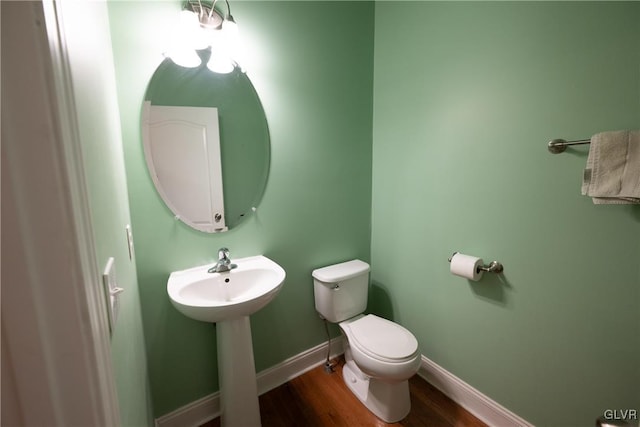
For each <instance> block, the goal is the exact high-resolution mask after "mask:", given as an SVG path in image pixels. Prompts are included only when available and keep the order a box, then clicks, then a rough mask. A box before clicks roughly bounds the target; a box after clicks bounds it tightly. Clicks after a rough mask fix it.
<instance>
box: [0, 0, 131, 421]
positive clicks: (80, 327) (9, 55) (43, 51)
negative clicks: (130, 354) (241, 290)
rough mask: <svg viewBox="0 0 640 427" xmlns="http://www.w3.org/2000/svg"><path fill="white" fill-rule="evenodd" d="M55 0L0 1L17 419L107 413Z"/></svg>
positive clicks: (104, 330) (103, 322) (111, 401)
mask: <svg viewBox="0 0 640 427" xmlns="http://www.w3.org/2000/svg"><path fill="white" fill-rule="evenodd" d="M60 6H61V5H60V3H59V2H57V1H56V2H55V3H54V2H53V1H51V0H45V1H43V2H42V3H41V2H4V3H3V4H2V13H3V14H5V13H7V14H8V15H7V16H10V18H9V19H7V22H9V24H8V25H7V33H6V34H7V35H8V36H7V38H11V40H14V41H15V42H16V43H15V44H10V48H9V49H7V51H6V52H5V51H4V50H3V52H2V57H3V59H6V64H7V66H6V67H5V69H3V73H4V74H3V81H4V79H5V78H7V79H9V81H10V84H8V85H6V86H7V87H6V88H5V86H4V85H3V88H2V90H3V93H2V103H3V107H4V105H5V101H6V105H8V106H9V108H7V109H6V110H5V109H3V111H2V115H3V119H5V114H6V118H7V120H6V121H5V120H3V122H4V123H3V125H5V126H3V128H2V139H3V145H2V175H3V195H2V199H3V200H2V211H3V212H2V213H3V224H2V225H3V235H2V246H3V248H10V249H11V253H12V254H13V258H10V259H12V260H13V261H14V262H11V263H7V264H5V263H3V266H2V270H3V271H2V280H3V282H5V280H6V282H5V283H13V284H14V286H6V287H3V290H2V291H3V295H2V296H3V298H2V335H3V337H2V343H3V349H2V352H3V376H4V375H5V374H10V375H12V380H14V381H13V382H12V383H13V385H14V387H13V389H12V393H15V395H13V396H10V397H11V398H12V399H13V401H14V402H17V403H19V412H20V413H18V411H16V412H15V413H14V415H15V416H16V417H22V418H23V419H22V422H23V423H24V424H25V425H44V424H52V425H54V424H55V425H118V424H119V423H120V417H119V412H118V404H117V398H116V392H115V384H114V379H113V374H112V367H111V353H110V345H109V338H108V324H107V318H106V315H105V314H106V311H105V306H104V300H103V298H104V297H103V295H102V289H101V286H100V282H99V280H98V279H99V277H100V275H99V273H98V269H97V266H96V264H95V257H94V248H95V245H94V242H93V233H92V228H91V221H90V215H89V207H88V204H87V197H86V189H85V186H84V184H85V181H84V173H83V169H82V160H81V156H80V155H79V148H80V140H79V137H78V128H77V123H76V120H75V119H76V116H75V113H76V111H75V106H74V103H73V89H72V87H73V86H72V83H71V73H70V69H69V64H68V61H67V52H66V43H65V40H64V24H63V22H62V16H61V13H60ZM105 7H106V6H105ZM3 23H4V19H3ZM4 35H5V28H3V36H4ZM25 51H26V52H32V53H33V54H31V55H26V56H25V55H24V52H25ZM5 54H6V56H5ZM25 119H28V120H25ZM5 180H6V181H5ZM5 182H7V183H8V184H5ZM5 185H8V186H9V187H5ZM5 189H6V190H8V191H5ZM5 209H6V210H5ZM5 213H9V215H8V218H9V220H10V222H9V223H8V224H5ZM5 225H6V226H7V229H9V231H10V232H5V230H7V229H5V228H4V226H5ZM4 344H6V348H5V346H4ZM5 356H6V357H7V358H8V359H9V360H6V361H5V360H4V357H5ZM5 369H6V370H9V371H10V372H5ZM4 400H5V395H4V393H3V403H4Z"/></svg>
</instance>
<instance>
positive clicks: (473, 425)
mask: <svg viewBox="0 0 640 427" xmlns="http://www.w3.org/2000/svg"><path fill="white" fill-rule="evenodd" d="M334 363H335V372H333V373H331V374H327V373H326V372H325V371H324V367H323V366H318V367H317V368H314V369H312V370H311V371H309V372H307V373H305V374H303V375H301V376H299V377H297V378H294V379H292V380H291V381H289V382H288V383H286V384H283V385H281V386H280V387H277V388H275V389H273V390H271V391H269V392H267V393H265V394H263V395H262V396H260V416H261V418H262V426H263V427H288V426H292V427H293V426H295V427H297V426H305V427H354V426H363V427H364V426H367V427H398V426H405V427H424V426H428V427H486V424H484V423H483V422H481V421H480V420H478V419H477V418H475V417H474V416H473V415H471V413H469V412H468V411H467V410H465V409H464V408H462V407H460V406H459V405H457V404H456V403H455V402H454V401H452V400H451V399H449V398H448V397H447V396H445V395H444V394H443V393H442V392H440V391H439V390H438V389H436V388H435V387H433V386H432V385H431V384H429V383H428V382H426V381H425V380H423V379H422V378H420V377H419V376H417V375H414V376H413V378H411V379H410V380H409V391H410V395H411V412H410V413H409V415H407V417H406V418H405V419H403V420H402V421H400V422H397V423H393V424H387V423H385V422H383V421H381V420H380V419H378V418H377V417H376V416H375V415H373V414H372V413H370V412H369V411H368V410H367V408H365V407H364V405H362V403H360V401H359V400H358V398H357V397H355V396H354V395H353V394H352V393H351V392H350V391H349V389H348V388H347V386H346V385H345V384H344V381H343V380H342V365H343V364H344V359H342V358H339V359H336V360H335V361H334ZM219 426H220V418H216V419H214V420H212V421H209V422H208V423H206V424H204V425H202V426H201V427H219Z"/></svg>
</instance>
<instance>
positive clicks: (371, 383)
mask: <svg viewBox="0 0 640 427" xmlns="http://www.w3.org/2000/svg"><path fill="white" fill-rule="evenodd" d="M368 273H369V265H368V264H367V263H365V262H363V261H360V260H353V261H348V262H344V263H340V264H336V265H332V266H328V267H324V268H320V269H317V270H314V271H313V277H314V295H315V303H316V310H317V311H318V313H319V314H320V315H321V316H322V317H323V318H325V319H326V320H328V321H330V322H333V323H338V324H339V326H340V329H341V331H342V334H343V336H344V348H345V362H346V363H345V365H344V366H343V369H342V376H343V379H344V381H345V383H346V385H347V386H348V388H349V389H350V390H351V392H352V393H353V394H354V395H356V396H357V397H358V399H359V400H360V401H361V402H362V403H363V404H364V405H365V406H366V407H367V408H368V409H369V410H370V411H371V412H372V413H373V414H375V415H376V416H377V417H378V418H380V419H381V420H383V421H385V422H387V423H393V422H397V421H400V420H402V419H403V418H404V417H406V416H407V414H408V413H409V411H410V410H411V400H410V398H409V382H408V379H409V378H410V377H412V376H413V375H414V374H415V373H416V372H417V371H418V368H419V367H420V359H421V355H420V352H419V350H418V341H417V340H416V338H415V337H414V336H413V334H412V333H411V332H410V331H408V330H407V329H405V328H404V327H402V326H401V325H398V324H397V323H394V322H392V321H390V320H387V319H383V318H381V317H378V316H376V315H373V314H367V315H364V314H363V313H364V310H365V308H366V302H367V295H368V287H369V274H368Z"/></svg>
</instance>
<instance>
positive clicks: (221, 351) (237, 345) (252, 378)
mask: <svg viewBox="0 0 640 427" xmlns="http://www.w3.org/2000/svg"><path fill="white" fill-rule="evenodd" d="M216 340H217V343H218V378H219V382H220V409H221V425H222V427H259V426H260V425H261V424H260V406H259V404H258V385H257V382H256V368H255V364H254V361H253V344H252V342H251V324H250V323H249V316H243V317H240V318H238V319H233V320H225V321H222V322H218V323H217V324H216Z"/></svg>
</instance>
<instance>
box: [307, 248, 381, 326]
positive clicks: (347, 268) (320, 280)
mask: <svg viewBox="0 0 640 427" xmlns="http://www.w3.org/2000/svg"><path fill="white" fill-rule="evenodd" d="M311 274H312V275H313V293H314V296H315V301H316V310H317V311H318V313H320V315H322V317H324V318H325V319H327V320H328V321H329V322H333V323H338V322H342V321H343V320H347V319H349V318H351V317H354V316H356V315H358V314H360V313H364V311H365V309H366V308H367V296H368V293H369V264H367V263H366V262H364V261H360V260H359V259H354V260H352V261H347V262H343V263H340V264H335V265H330V266H327V267H323V268H318V269H316V270H313V272H312V273H311Z"/></svg>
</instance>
